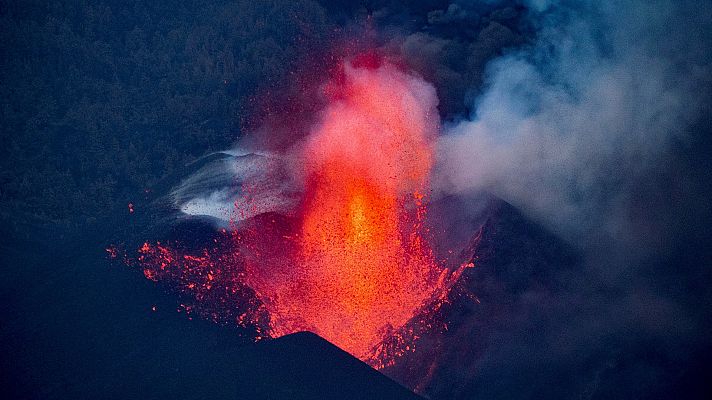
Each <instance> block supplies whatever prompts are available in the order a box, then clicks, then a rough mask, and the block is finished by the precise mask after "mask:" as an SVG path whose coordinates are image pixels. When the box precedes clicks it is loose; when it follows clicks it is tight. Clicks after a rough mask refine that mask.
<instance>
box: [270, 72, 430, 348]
mask: <svg viewBox="0 0 712 400" xmlns="http://www.w3.org/2000/svg"><path fill="white" fill-rule="evenodd" d="M343 74H344V75H343V76H342V79H341V82H338V86H337V85H335V84H334V83H333V82H332V83H330V85H329V86H327V90H328V92H329V94H330V95H331V101H330V104H329V105H328V107H327V108H326V109H325V110H324V111H323V115H322V120H321V122H320V123H319V124H318V126H317V127H316V129H314V131H313V132H311V134H310V135H309V137H308V139H307V143H306V144H305V145H304V146H303V148H302V149H301V151H302V153H301V157H300V160H301V161H302V162H303V165H304V174H305V188H306V190H305V193H306V195H305V198H304V202H303V220H302V224H301V232H300V233H301V236H300V241H299V252H298V254H297V255H296V257H295V259H294V260H293V264H292V265H293V266H292V268H293V271H294V275H295V279H294V281H292V282H288V283H287V285H286V287H277V288H274V289H276V290H275V291H274V292H272V291H268V292H263V291H260V290H259V289H258V293H260V295H262V296H266V299H265V300H266V301H265V304H267V308H268V309H269V311H270V315H272V316H273V317H274V321H273V322H274V323H273V328H274V331H275V332H276V333H277V334H285V333H289V332H293V331H298V330H311V331H314V332H316V333H318V334H320V335H321V336H323V337H325V338H326V339H328V340H330V341H332V342H333V343H335V344H336V345H338V346H340V347H342V348H344V349H346V350H347V351H349V352H351V353H352V354H354V355H356V356H358V357H361V358H367V357H368V356H369V355H370V354H371V352H372V351H373V350H374V348H375V347H376V346H377V345H378V344H379V343H380V342H381V341H383V339H384V338H385V337H387V335H389V334H392V333H393V331H394V330H395V329H399V328H401V327H402V326H403V325H405V324H406V322H408V321H409V320H410V319H411V318H413V317H414V316H415V314H416V313H417V312H418V311H419V310H420V308H421V307H422V306H424V305H425V304H426V303H427V302H428V301H429V300H430V299H431V297H432V295H433V293H434V291H435V290H436V289H437V288H436V287H435V286H434V285H436V284H437V278H438V276H439V273H440V272H441V271H440V268H438V266H437V264H436V262H435V259H434V257H433V254H432V251H431V249H430V248H429V247H428V245H427V240H426V237H425V233H426V232H424V228H423V225H422V218H423V216H424V214H423V213H424V212H425V206H424V205H423V203H422V201H421V200H422V198H423V195H422V194H421V193H424V192H425V191H426V190H427V184H428V180H427V179H428V174H429V171H430V168H431V163H432V146H431V140H432V139H433V138H434V134H435V132H436V129H437V122H436V121H437V115H436V113H435V112H436V111H435V104H434V102H432V101H431V102H428V100H430V99H432V98H434V96H433V95H432V93H431V90H432V88H430V87H428V86H426V85H424V84H422V83H421V82H422V81H420V80H418V79H417V78H415V77H412V76H409V75H406V74H404V73H402V72H400V71H398V70H397V69H396V68H395V67H393V66H391V65H388V64H384V65H382V66H380V67H379V68H375V69H370V68H353V67H351V66H350V65H348V64H347V65H345V67H344V71H343ZM285 290H286V291H287V292H288V293H290V295H289V296H283V293H284V291H285ZM273 299H279V300H278V301H271V300H273Z"/></svg>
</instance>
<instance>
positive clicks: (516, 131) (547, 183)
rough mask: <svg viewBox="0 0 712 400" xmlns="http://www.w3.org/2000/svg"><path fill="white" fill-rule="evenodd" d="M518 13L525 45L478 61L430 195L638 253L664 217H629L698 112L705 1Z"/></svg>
mask: <svg viewBox="0 0 712 400" xmlns="http://www.w3.org/2000/svg"><path fill="white" fill-rule="evenodd" d="M527 5H528V7H529V8H528V10H527V11H526V15H527V19H528V21H529V22H530V24H531V26H532V27H533V28H534V29H535V32H536V35H535V39H534V40H533V42H532V43H531V44H528V45H525V46H523V47H520V48H519V49H516V50H509V51H507V52H506V54H505V55H503V56H501V57H499V58H496V59H495V60H493V61H492V62H490V63H489V64H488V67H487V72H486V75H485V78H484V91H483V92H482V93H481V95H479V96H478V97H477V98H476V100H475V101H473V102H472V103H471V104H472V110H473V111H472V113H471V116H470V118H467V119H464V120H460V121H457V122H452V123H450V124H449V125H447V126H446V127H445V134H444V135H443V137H442V138H441V140H440V143H439V168H438V171H437V176H438V184H439V189H440V190H442V191H443V192H445V193H468V192H476V191H482V190H484V191H488V192H491V193H494V194H495V195H497V196H499V197H501V198H503V199H505V200H506V201H508V202H510V203H512V204H513V205H515V206H517V207H518V208H520V209H522V210H524V211H525V212H526V213H527V214H528V215H530V216H532V217H534V218H535V219H537V220H539V221H542V222H544V223H546V224H547V225H548V226H549V227H550V228H552V229H553V230H554V231H556V232H557V233H559V234H561V235H562V236H563V237H565V238H567V239H569V240H570V241H571V242H573V243H578V244H584V246H587V245H589V244H591V243H597V244H600V243H605V244H606V245H611V246H615V247H616V248H617V249H623V250H621V251H625V252H629V250H630V249H631V247H636V251H637V250H638V249H637V248H638V247H640V248H641V249H640V251H642V252H645V251H646V249H649V248H651V247H654V246H656V245H658V244H659V242H660V241H662V240H664V237H663V236H664V235H666V234H667V232H666V229H665V226H663V225H664V224H665V223H667V222H669V221H667V220H664V219H663V220H658V221H656V219H659V218H656V217H657V216H656V215H652V214H651V213H650V212H648V211H649V210H648V211H646V210H643V211H642V212H641V210H640V209H641V208H643V209H644V208H646V207H647V205H646V202H647V201H648V200H650V201H652V202H653V203H659V202H657V201H655V198H654V196H655V193H654V192H655V189H657V187H656V186H657V185H655V184H654V183H651V179H650V177H651V175H654V174H656V173H658V172H659V171H660V170H661V168H660V167H661V164H664V163H666V162H669V161H670V160H669V154H670V153H671V151H672V150H673V149H674V148H675V146H680V145H682V146H684V145H686V144H688V143H691V142H692V141H693V139H692V138H691V135H692V136H694V135H695V134H696V132H693V131H691V130H693V127H694V125H695V124H696V123H697V122H698V121H699V119H700V117H701V115H702V113H703V112H706V111H708V110H709V98H710V83H711V82H712V78H711V77H712V70H711V65H712V64H710V62H711V57H710V54H712V52H710V50H712V48H711V46H710V43H709V39H708V38H707V35H709V33H710V32H712V29H710V28H711V26H710V25H711V24H712V22H711V21H712V6H711V5H710V3H709V2H675V3H672V2H664V1H657V2H642V1H627V2H598V1H574V2H548V1H532V2H530V3H528V4H527ZM451 8H455V9H457V7H455V5H452V6H450V7H448V9H447V12H446V13H445V14H444V15H450V14H453V13H451V12H450V11H451ZM454 14H455V15H460V14H457V13H454ZM438 15H440V14H438ZM486 29H496V28H489V27H488V28H486ZM483 32H484V30H483ZM488 36H493V37H496V35H488ZM413 40H416V38H414V37H410V38H409V39H408V40H406V42H405V44H404V48H405V49H406V50H407V49H408V43H409V41H413ZM437 45H439V46H441V47H442V46H445V44H444V43H442V42H438V41H436V40H434V41H431V42H430V47H432V46H437ZM426 48H428V47H426ZM650 186H653V190H652V191H651V190H650ZM642 242H645V243H642Z"/></svg>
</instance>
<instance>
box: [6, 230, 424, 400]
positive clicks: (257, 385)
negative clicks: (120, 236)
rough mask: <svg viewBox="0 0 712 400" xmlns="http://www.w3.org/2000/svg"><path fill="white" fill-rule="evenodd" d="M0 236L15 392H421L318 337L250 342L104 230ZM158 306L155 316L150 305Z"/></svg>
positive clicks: (33, 395) (110, 395) (133, 395)
mask: <svg viewBox="0 0 712 400" xmlns="http://www.w3.org/2000/svg"><path fill="white" fill-rule="evenodd" d="M8 229H9V227H8V225H3V227H0V233H1V234H2V237H3V238H7V240H4V241H2V243H0V264H1V265H2V269H3V279H2V280H0V315H1V316H2V317H1V319H0V354H2V356H1V357H0V385H1V387H2V389H3V396H2V397H3V398H12V399H97V398H101V399H206V398H209V399H328V398H335V399H359V398H362V399H417V398H418V397H417V396H416V395H414V394H413V393H411V392H409V391H408V390H406V389H405V388H403V387H401V386H399V385H398V384H396V383H395V382H393V381H391V380H390V379H388V378H386V377H385V376H383V375H381V374H380V373H378V372H376V371H375V370H373V369H371V368H370V367H368V366H367V365H366V364H364V363H362V362H361V361H359V360H357V359H355V358H353V357H352V356H350V355H349V354H347V353H345V352H343V351H341V350H339V349H338V348H336V347H335V346H333V345H331V344H329V343H328V342H326V341H325V340H323V339H321V338H319V337H318V336H316V335H313V334H308V333H303V334H295V335H291V336H287V337H284V338H281V339H278V340H275V341H270V342H261V343H259V344H254V343H251V342H250V341H249V340H248V339H244V338H241V337H240V331H239V330H238V329H236V328H233V327H228V326H218V325H216V324H213V323H211V322H207V321H203V320H200V319H197V318H196V319H194V320H189V319H188V318H187V317H186V316H185V315H184V314H181V313H178V312H176V303H175V301H176V300H175V297H174V296H173V295H168V294H163V293H162V292H161V290H160V288H159V287H157V286H156V285H155V284H153V283H152V282H149V281H147V280H146V279H144V278H143V276H141V275H140V273H138V271H135V270H131V269H129V268H127V267H125V266H123V265H120V264H119V265H117V264H113V265H112V264H110V263H109V262H108V260H107V259H106V255H105V254H104V251H103V246H105V245H106V241H105V240H106V239H105V238H102V237H103V236H104V234H102V233H101V232H86V234H83V235H81V238H78V237H76V236H74V237H71V236H68V235H67V234H66V233H64V232H62V231H61V230H59V229H52V228H51V227H47V226H40V225H37V226H31V224H30V225H28V226H24V227H19V228H18V229H19V230H17V231H14V228H13V231H12V232H11V231H9V230H8ZM154 306H155V307H156V311H152V307H154Z"/></svg>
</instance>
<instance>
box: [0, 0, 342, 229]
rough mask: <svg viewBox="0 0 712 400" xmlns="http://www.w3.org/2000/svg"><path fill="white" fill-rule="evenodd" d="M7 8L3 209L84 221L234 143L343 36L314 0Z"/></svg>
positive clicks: (135, 1)
mask: <svg viewBox="0 0 712 400" xmlns="http://www.w3.org/2000/svg"><path fill="white" fill-rule="evenodd" d="M3 3H5V2H3ZM0 7H1V8H0V14H1V16H0V43H2V45H0V52H2V53H1V54H0V59H1V60H2V62H1V64H0V101H2V106H1V107H0V113H1V114H0V120H1V121H2V124H1V125H2V137H3V141H2V142H3V145H2V146H1V147H0V171H1V172H0V188H1V189H0V208H2V210H3V211H2V213H3V214H5V215H6V216H8V215H15V216H17V215H18V213H29V214H31V215H33V216H36V217H40V218H41V219H43V220H50V221H61V220H72V221H73V222H76V223H80V224H81V223H86V222H88V221H87V218H89V219H90V220H92V219H93V217H95V216H98V215H102V214H105V213H107V212H110V211H111V210H114V209H116V208H117V207H121V208H122V211H124V210H125V208H126V204H127V202H128V201H130V200H131V199H132V198H136V197H139V196H140V194H141V193H142V192H143V191H144V190H145V189H147V188H150V187H151V185H152V184H154V183H155V182H156V181H157V180H159V179H161V178H162V177H164V176H167V175H169V174H171V173H173V172H174V171H175V170H176V168H179V167H180V166H182V165H184V164H185V163H187V162H189V161H191V160H193V159H195V158H196V157H198V156H201V155H203V154H205V153H206V152H209V151H212V150H220V149H224V148H226V147H228V146H229V145H230V144H231V143H232V142H233V141H234V140H235V139H236V138H237V137H238V135H239V133H240V130H241V125H242V124H244V123H245V121H246V117H247V116H248V114H249V112H250V111H251V109H253V108H254V107H253V106H252V105H251V103H250V102H251V99H252V98H253V96H254V95H255V94H256V93H259V92H260V91H266V90H269V89H270V87H277V86H279V85H283V84H284V81H283V78H284V77H285V74H286V72H287V71H289V70H290V68H292V67H293V63H294V62H295V60H297V57H298V52H299V51H300V50H301V51H303V50H304V48H305V47H307V48H308V47H310V46H315V45H319V44H321V43H322V42H323V41H324V40H325V32H327V31H328V29H329V27H328V25H327V23H326V19H325V15H324V13H323V11H322V9H321V7H320V6H318V5H317V4H315V3H314V2H311V1H291V0H289V1H284V0H276V1H269V2H263V1H261V2H254V1H234V2H223V1H213V0H204V1H195V2H175V3H174V2H153V1H147V0H129V1H108V0H103V1H53V2H44V1H21V2H9V3H6V4H3V5H2V6H0ZM89 222H90V221H89Z"/></svg>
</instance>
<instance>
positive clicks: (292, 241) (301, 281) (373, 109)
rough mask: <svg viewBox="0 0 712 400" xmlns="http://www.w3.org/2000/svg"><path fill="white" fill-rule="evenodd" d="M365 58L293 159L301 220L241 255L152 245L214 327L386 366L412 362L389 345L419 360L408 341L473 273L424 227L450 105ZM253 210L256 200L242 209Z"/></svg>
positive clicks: (234, 236) (345, 74) (252, 234)
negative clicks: (433, 243)
mask: <svg viewBox="0 0 712 400" xmlns="http://www.w3.org/2000/svg"><path fill="white" fill-rule="evenodd" d="M363 61H364V60H358V61H356V62H354V63H344V64H343V65H342V68H341V69H340V70H339V71H338V73H336V74H335V76H334V77H332V79H331V80H330V82H328V83H327V84H326V85H325V86H324V93H325V95H326V96H327V99H328V104H327V106H326V107H325V109H324V110H323V111H322V112H321V114H320V121H319V123H318V124H317V125H316V127H315V128H314V129H313V130H312V132H310V134H309V135H308V136H307V139H306V140H305V141H304V142H303V143H300V144H299V145H298V146H295V147H294V148H293V149H292V150H291V151H290V152H289V153H288V154H289V155H290V156H289V159H290V162H291V164H292V165H295V166H296V165H298V166H299V168H298V170H299V172H300V177H299V179H300V180H301V181H302V183H303V188H304V194H303V196H302V199H301V201H300V205H299V209H298V210H295V213H294V214H295V216H294V217H289V218H288V217H284V216H277V215H268V214H262V215H261V216H258V217H255V218H253V219H252V220H250V221H249V223H247V224H242V225H240V227H239V229H234V230H233V231H232V232H225V233H224V237H223V239H222V240H224V241H225V242H227V243H230V246H229V247H230V250H229V251H227V252H221V251H209V250H206V251H204V252H203V254H200V255H197V256H194V255H189V254H181V253H180V252H178V251H175V250H170V249H169V248H168V247H166V246H161V245H160V244H159V245H153V246H152V245H150V244H149V243H146V244H145V245H144V246H143V247H141V249H140V250H139V253H140V256H139V259H138V262H139V264H140V265H141V267H142V268H143V272H144V275H145V276H146V278H147V279H151V280H163V281H169V282H173V283H174V284H177V285H178V286H179V287H180V288H181V291H182V292H184V293H191V294H193V297H194V298H195V300H196V303H195V304H196V305H197V306H198V307H199V308H200V309H202V310H203V311H202V314H204V315H205V316H208V317H210V318H212V319H214V320H219V321H223V320H225V319H226V317H227V319H233V321H236V322H237V323H238V324H240V325H251V326H256V327H257V328H258V329H257V332H258V333H259V332H261V331H260V329H263V331H265V333H266V334H267V335H269V336H272V337H278V336H282V335H285V334H289V333H293V332H297V331H303V330H309V331H313V332H315V333H317V334H319V335H321V336H323V337H324V338H326V339H327V340H329V341H331V342H333V343H335V344H336V345H338V346H340V347H341V348H343V349H345V350H346V351H349V352H350V353H352V354H353V355H355V356H357V357H359V358H361V359H363V360H366V361H369V362H370V363H371V364H372V365H374V366H382V365H384V364H385V363H387V360H384V358H385V357H391V356H393V355H394V354H398V353H399V350H397V349H396V350H394V349H393V348H392V346H391V345H389V346H386V345H385V343H386V342H388V343H391V344H392V343H397V345H398V347H402V349H405V350H412V348H413V343H411V342H410V340H414V338H415V336H416V335H414V334H412V333H413V332H412V330H411V334H405V335H404V334H403V330H404V329H406V328H407V327H408V326H409V324H413V323H415V322H414V321H415V320H414V318H415V317H417V316H419V315H421V316H422V315H423V314H424V313H425V314H427V312H428V311H431V310H435V309H437V308H438V307H439V306H440V304H441V303H442V301H444V299H445V298H446V295H447V291H448V290H449V288H450V287H451V286H452V284H453V282H454V281H455V280H456V279H457V278H458V277H459V276H460V274H461V272H462V268H461V269H458V270H454V271H453V270H449V269H447V268H445V267H444V266H442V265H440V264H439V263H438V262H436V260H435V258H434V256H433V252H432V250H431V248H430V247H429V244H428V229H427V228H426V227H425V226H424V218H425V214H426V211H427V210H426V208H427V203H426V196H425V195H424V193H427V191H428V185H429V182H428V179H429V173H430V169H431V165H432V160H433V155H432V142H431V141H432V140H433V139H434V136H435V134H436V132H437V129H438V122H437V121H438V116H437V112H436V105H437V100H436V97H435V93H434V89H433V88H432V86H430V85H428V84H427V83H425V82H424V81H423V80H422V79H420V78H418V77H415V76H412V75H409V74H406V73H404V72H402V71H400V70H399V69H398V68H397V67H395V66H393V65H391V64H389V63H386V62H383V61H381V60H379V59H374V58H369V59H366V60H365V61H366V62H363ZM249 206H250V199H249V195H248V196H246V197H245V198H244V199H242V200H241V202H240V203H239V204H236V207H249ZM238 213H239V210H238ZM238 232H239V233H238ZM109 252H110V254H111V255H112V256H113V257H116V252H115V250H113V249H112V250H109ZM216 292H217V293H216ZM209 298H210V299H212V301H207V299H209ZM245 302H247V303H248V304H247V305H245V304H244V303H245ZM236 303H240V305H239V306H238V305H235V304H236ZM226 305H228V306H229V307H233V308H234V309H233V310H226V309H225V308H226ZM184 308H185V310H186V311H188V312H190V311H191V310H192V309H193V306H192V305H188V306H185V307H184ZM265 313H266V315H268V318H265V317H264V315H265ZM265 320H268V322H264V321H265ZM406 337H407V338H408V339H409V340H408V341H407V340H406ZM393 338H396V339H397V340H395V341H394V340H393ZM387 347H388V348H387Z"/></svg>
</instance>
